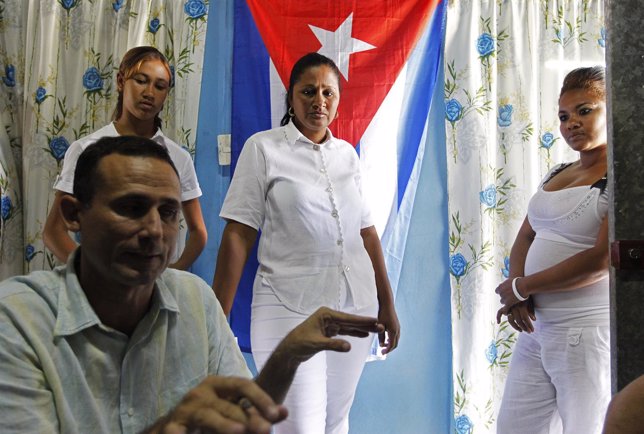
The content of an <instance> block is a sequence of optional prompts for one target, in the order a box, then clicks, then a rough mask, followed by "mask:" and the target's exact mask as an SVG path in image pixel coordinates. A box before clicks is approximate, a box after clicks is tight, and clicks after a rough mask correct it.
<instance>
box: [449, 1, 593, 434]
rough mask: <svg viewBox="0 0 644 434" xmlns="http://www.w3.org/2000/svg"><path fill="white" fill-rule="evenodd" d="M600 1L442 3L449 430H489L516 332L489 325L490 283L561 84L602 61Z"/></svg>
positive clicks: (548, 144)
mask: <svg viewBox="0 0 644 434" xmlns="http://www.w3.org/2000/svg"><path fill="white" fill-rule="evenodd" d="M603 10H604V8H603V1H602V0H577V1H570V0H540V1H538V0H526V1H518V0H495V1H492V0H451V1H450V2H449V6H448V15H447V33H446V42H445V47H446V48H445V110H446V116H445V117H446V120H445V125H446V139H447V143H446V146H447V157H448V161H447V165H448V192H449V205H448V207H449V219H450V234H449V254H450V261H449V264H450V268H449V272H450V277H451V290H452V330H453V337H452V343H453V372H454V379H453V381H454V429H455V432H457V433H458V434H466V433H472V432H476V433H483V432H495V431H496V422H495V421H496V415H497V413H498V407H499V404H500V399H501V396H502V393H503V387H504V381H505V377H506V373H507V368H508V365H509V362H510V359H511V356H512V349H513V346H514V343H515V341H516V339H517V333H516V332H515V331H514V330H513V329H512V328H511V327H509V325H508V324H507V323H506V322H502V323H501V325H497V324H496V321H495V315H496V311H497V309H498V308H499V307H500V305H499V300H498V296H497V295H496V294H495V293H494V289H495V288H496V286H497V285H498V284H499V283H500V282H501V281H502V280H504V279H505V278H506V276H507V273H508V256H509V253H510V248H511V247H512V243H513V241H514V238H515V236H516V233H517V231H518V229H519V227H520V225H521V223H522V221H523V219H524V217H525V213H526V208H527V202H528V200H529V199H530V197H531V195H532V194H533V192H534V191H535V190H536V188H537V186H538V183H539V181H540V180H541V178H542V177H543V176H544V175H545V173H546V172H547V171H548V170H549V169H550V168H551V167H552V166H553V165H555V164H557V163H559V162H563V161H573V160H575V159H576V158H577V157H576V155H575V154H574V153H573V152H571V151H570V150H569V148H568V146H567V145H566V143H565V141H564V140H563V138H561V137H560V135H559V120H558V118H557V101H558V97H559V90H560V87H561V83H562V81H563V78H564V76H565V74H566V73H567V72H569V71H570V70H572V69H574V68H576V67H579V66H589V65H594V64H604V46H605V37H606V34H605V30H604V27H603V22H604V14H603Z"/></svg>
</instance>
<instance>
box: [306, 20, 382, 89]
mask: <svg viewBox="0 0 644 434" xmlns="http://www.w3.org/2000/svg"><path fill="white" fill-rule="evenodd" d="M309 27H310V28H311V30H312V31H313V33H314V34H315V36H316V37H317V38H318V40H319V41H320V43H321V44H322V47H320V49H319V50H318V53H320V54H322V55H324V56H326V57H328V58H330V59H331V60H333V61H334V62H335V64H336V65H337V66H338V69H340V73H342V76H343V77H344V79H345V80H347V81H349V57H350V56H351V55H352V54H354V53H359V52H361V51H367V50H372V49H374V48H376V47H374V46H373V45H371V44H368V43H367V42H364V41H361V40H360V39H356V38H352V37H351V29H352V27H353V12H352V13H351V14H349V16H348V17H347V19H346V20H344V22H343V23H342V24H340V26H339V27H338V28H337V29H336V30H335V31H334V32H332V31H329V30H325V29H321V28H319V27H315V26H312V25H310V24H309Z"/></svg>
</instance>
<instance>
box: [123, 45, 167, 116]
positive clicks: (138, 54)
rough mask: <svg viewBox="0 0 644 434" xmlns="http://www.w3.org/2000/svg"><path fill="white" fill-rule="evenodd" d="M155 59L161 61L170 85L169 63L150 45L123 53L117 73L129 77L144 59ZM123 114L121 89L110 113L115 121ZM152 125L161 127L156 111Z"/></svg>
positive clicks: (124, 78)
mask: <svg viewBox="0 0 644 434" xmlns="http://www.w3.org/2000/svg"><path fill="white" fill-rule="evenodd" d="M152 59H157V60H160V61H161V62H163V65H164V66H165V69H166V70H167V71H168V77H170V85H171V86H172V85H173V83H172V71H171V70H170V64H169V63H168V59H166V58H165V56H164V55H163V54H162V53H161V52H160V51H159V50H157V49H156V48H154V47H150V46H141V47H134V48H131V49H130V50H128V51H127V53H125V55H123V60H121V64H120V65H119V72H118V73H119V74H120V75H121V76H122V77H123V81H126V80H128V79H130V78H131V77H132V76H133V75H134V74H136V73H137V72H138V71H139V69H140V68H141V64H142V63H143V62H145V61H146V60H152ZM122 114H123V90H120V91H119V97H118V101H117V102H116V108H115V109H114V113H113V114H112V120H113V121H116V120H118V118H120V117H121V115H122ZM154 127H155V128H157V129H158V128H161V118H160V117H159V114H158V113H157V114H156V116H154Z"/></svg>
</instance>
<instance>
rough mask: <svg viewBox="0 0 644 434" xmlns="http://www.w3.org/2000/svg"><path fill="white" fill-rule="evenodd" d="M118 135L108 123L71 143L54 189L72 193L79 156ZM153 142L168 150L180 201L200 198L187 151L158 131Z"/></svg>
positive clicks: (199, 191)
mask: <svg viewBox="0 0 644 434" xmlns="http://www.w3.org/2000/svg"><path fill="white" fill-rule="evenodd" d="M118 136H120V134H119V133H118V131H116V128H115V127H114V123H112V122H110V123H109V124H108V125H106V126H104V127H103V128H101V129H100V130H97V131H94V132H93V133H92V134H90V135H88V136H85V137H83V138H81V139H78V140H76V141H75V142H73V143H72V144H71V145H70V146H69V148H68V149H67V151H66V152H65V159H64V160H63V169H62V170H61V172H60V175H59V176H58V178H56V181H55V183H54V189H56V190H58V191H62V192H65V193H69V194H73V193H74V171H75V170H76V162H77V161H78V157H79V156H80V154H81V153H82V152H83V151H84V150H85V148H87V147H88V146H89V145H92V144H94V143H96V141H97V140H98V139H100V138H101V137H118ZM151 140H153V141H155V142H157V143H158V144H159V145H161V146H163V147H164V148H166V149H167V150H168V153H169V154H170V158H171V159H172V162H173V163H174V165H175V167H176V168H177V172H179V179H180V180H181V201H182V202H185V201H187V200H190V199H194V198H197V197H199V196H201V188H200V187H199V181H197V173H196V172H195V167H194V165H193V163H192V158H190V154H189V153H188V151H186V150H185V149H183V148H182V147H181V146H179V145H178V144H176V143H175V142H173V141H172V140H170V139H169V138H168V137H166V136H165V135H164V134H163V132H162V131H161V130H160V129H159V130H157V132H156V134H154V136H153V137H152V139H151Z"/></svg>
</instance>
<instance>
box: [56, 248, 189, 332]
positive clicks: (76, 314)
mask: <svg viewBox="0 0 644 434" xmlns="http://www.w3.org/2000/svg"><path fill="white" fill-rule="evenodd" d="M77 255H80V247H79V248H77V249H76V250H75V251H74V252H73V253H72V254H71V255H69V259H68V260H67V265H66V266H65V269H64V272H63V275H64V278H65V283H64V284H63V285H61V288H60V291H59V295H58V314H57V317H56V325H55V326H54V336H68V335H73V334H76V333H78V332H81V331H82V330H84V329H87V328H90V327H93V326H95V325H102V323H101V320H100V318H99V317H98V315H96V312H94V309H93V308H92V305H91V304H90V303H89V300H88V299H87V296H86V295H85V291H83V288H82V287H81V285H80V281H79V280H78V275H77V273H76V268H75V267H74V261H75V258H76V256H77ZM161 310H167V311H170V312H175V313H179V306H178V303H177V300H176V298H175V297H174V295H173V294H172V292H171V291H170V289H169V288H168V286H167V285H166V284H165V282H164V281H163V275H162V276H161V277H159V278H158V279H157V281H156V282H155V287H154V292H153V294H152V303H151V304H150V311H149V312H148V313H147V314H146V317H147V316H148V315H150V314H153V315H154V316H155V317H156V316H158V312H159V311H161ZM144 318H145V317H144ZM142 321H143V320H142Z"/></svg>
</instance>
